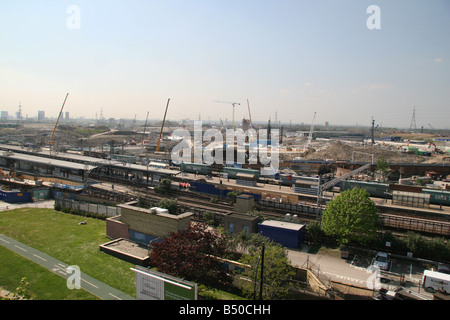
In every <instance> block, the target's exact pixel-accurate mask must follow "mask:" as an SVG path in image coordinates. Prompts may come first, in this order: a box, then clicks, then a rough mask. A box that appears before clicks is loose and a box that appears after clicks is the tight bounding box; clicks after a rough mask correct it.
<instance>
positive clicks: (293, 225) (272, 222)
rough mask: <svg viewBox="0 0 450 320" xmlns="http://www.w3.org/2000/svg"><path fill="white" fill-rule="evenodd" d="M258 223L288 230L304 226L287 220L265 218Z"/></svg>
mask: <svg viewBox="0 0 450 320" xmlns="http://www.w3.org/2000/svg"><path fill="white" fill-rule="evenodd" d="M260 225H264V226H269V227H275V228H282V229H289V230H296V231H298V230H300V229H302V228H303V227H304V226H305V225H304V224H299V223H293V222H287V221H279V220H265V221H263V222H261V223H260Z"/></svg>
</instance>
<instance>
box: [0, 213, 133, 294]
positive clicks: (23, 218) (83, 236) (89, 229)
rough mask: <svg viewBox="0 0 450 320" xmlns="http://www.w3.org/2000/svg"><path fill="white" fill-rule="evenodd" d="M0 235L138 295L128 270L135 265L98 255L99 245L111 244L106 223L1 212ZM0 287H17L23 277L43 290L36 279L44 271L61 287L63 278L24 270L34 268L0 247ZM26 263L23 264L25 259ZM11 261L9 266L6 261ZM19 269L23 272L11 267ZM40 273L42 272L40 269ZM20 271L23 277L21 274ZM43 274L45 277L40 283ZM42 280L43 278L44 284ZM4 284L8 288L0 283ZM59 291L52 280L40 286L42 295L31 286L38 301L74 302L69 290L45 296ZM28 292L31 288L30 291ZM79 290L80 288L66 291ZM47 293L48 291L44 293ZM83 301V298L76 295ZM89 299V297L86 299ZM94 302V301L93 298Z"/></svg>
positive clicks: (65, 216) (59, 215) (61, 215)
mask: <svg viewBox="0 0 450 320" xmlns="http://www.w3.org/2000/svg"><path fill="white" fill-rule="evenodd" d="M86 219H87V221H88V223H87V224H86V225H79V224H78V223H79V222H80V221H84V220H86ZM0 233H2V234H4V235H6V236H8V237H11V238H13V239H16V240H17V241H20V242H22V243H24V244H26V245H28V246H30V247H33V248H35V249H37V250H40V251H42V252H44V253H46V254H48V255H50V256H53V257H54V258H56V259H58V260H61V261H63V262H64V263H67V264H68V265H77V266H79V267H80V269H81V271H82V272H83V273H86V274H87V275H89V276H91V277H93V278H96V279H97V280H99V281H102V282H104V283H106V284H108V285H110V286H112V287H114V288H116V289H118V290H121V291H123V292H125V293H127V294H129V295H131V296H134V297H135V296H136V279H135V274H134V272H133V271H131V270H130V268H131V267H134V264H130V263H128V262H125V261H123V260H120V259H117V258H115V257H112V256H110V255H108V254H105V253H103V252H101V251H100V249H99V245H100V244H102V243H105V242H107V241H109V239H108V238H107V237H106V222H105V221H103V220H98V219H93V218H85V217H80V216H75V215H70V214H66V213H61V212H58V211H55V210H52V209H35V208H26V209H17V210H10V211H3V212H0ZM0 248H1V249H2V250H0V286H3V287H5V288H6V289H8V288H9V289H11V286H12V287H13V289H15V287H17V285H18V284H19V282H20V279H21V278H22V277H25V276H26V277H27V279H28V281H29V282H30V285H31V284H32V282H34V281H36V287H37V286H41V284H42V283H39V282H38V280H33V278H36V279H37V278H38V276H39V277H40V276H41V275H42V274H43V273H46V272H48V273H50V274H51V275H52V276H51V277H50V276H49V278H53V276H54V277H57V278H60V279H61V280H60V281H62V282H61V283H62V285H63V286H64V287H66V286H65V281H66V280H65V279H63V278H61V277H59V276H57V275H53V274H52V273H51V272H50V271H45V269H43V268H42V267H40V266H39V265H37V264H35V265H36V266H28V265H29V264H34V263H32V262H30V261H28V260H26V259H23V258H21V257H20V256H16V257H14V254H12V253H11V252H10V251H8V250H5V249H4V248H3V247H0ZM21 259H22V260H26V261H25V262H28V263H24V261H21ZM10 261H11V263H10ZM14 262H18V263H17V264H19V265H22V266H23V268H25V269H26V270H23V271H22V270H21V268H19V267H13V266H15V265H16V264H15V263H14ZM39 268H40V269H42V270H40V269H39ZM44 271H45V272H44ZM21 273H23V274H21ZM45 278H47V275H46V276H44V279H45ZM44 282H45V280H44ZM3 283H6V284H8V285H7V286H6V285H3ZM53 283H54V285H55V286H56V287H60V286H61V283H58V281H56V280H52V281H50V280H49V281H47V284H48V285H47V284H46V286H43V293H40V292H39V290H40V289H39V290H38V289H37V288H36V289H35V286H34V285H33V289H32V291H33V293H35V294H36V298H37V299H77V298H78V297H74V296H73V295H74V294H75V293H73V292H68V293H66V294H67V296H64V294H61V293H57V294H55V296H54V297H53V296H49V292H52V291H55V292H56V291H57V290H56V288H54V287H53V285H52V284H53ZM30 290H31V289H30ZM68 291H80V290H68ZM45 292H47V293H45ZM79 299H84V297H79ZM88 299H89V298H88ZM91 299H92V297H91Z"/></svg>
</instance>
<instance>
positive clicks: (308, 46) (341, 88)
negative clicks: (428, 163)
mask: <svg viewBox="0 0 450 320" xmlns="http://www.w3.org/2000/svg"><path fill="white" fill-rule="evenodd" d="M71 5H75V6H77V8H78V9H79V16H77V15H76V12H74V11H70V12H68V8H69V7H70V6H71ZM370 5H377V6H378V7H379V8H380V10H381V11H380V20H379V21H380V26H381V29H374V30H370V29H369V28H368V27H367V24H366V21H367V20H368V18H369V17H371V15H372V14H371V13H367V12H366V10H367V8H368V7H369V6H370ZM77 17H79V19H77ZM449 18H450V2H449V1H447V0H430V1H425V0H421V1H416V0H404V1H400V0H389V1H379V0H371V1H365V0H343V1H336V0H333V1H328V0H322V1H321V0H318V1H313V0H308V1H303V0H240V1H235V0H158V1H148V0H145V1H144V0H143V1H138V0H130V1H125V0H121V1H118V0H107V1H106V0H86V1H82V0H71V1H63V0H60V1H55V0H53V1H36V0H32V1H31V0H30V1H24V0H14V1H12V0H8V1H6V0H4V1H2V2H1V3H0V30H1V31H0V110H6V111H9V113H10V114H14V113H15V112H16V111H17V110H18V105H19V103H21V105H22V107H23V114H24V115H28V117H36V116H37V111H38V110H45V111H46V115H47V116H49V117H56V116H57V115H58V112H59V109H60V107H61V105H62V102H63V100H64V97H65V94H66V93H67V92H69V93H70V95H69V99H68V101H67V104H66V107H65V111H69V112H70V114H71V116H72V117H80V116H84V117H87V118H88V117H90V118H94V117H95V116H96V114H97V115H99V114H100V110H103V115H104V117H106V118H110V117H114V118H117V119H118V118H128V119H133V118H134V116H135V115H137V118H138V119H141V120H145V117H146V115H147V111H148V112H150V115H149V117H150V118H162V116H163V114H164V109H165V106H166V102H167V99H168V98H170V99H171V102H170V107H169V111H168V118H169V119H174V120H178V119H182V118H190V119H198V117H199V114H201V118H202V120H207V119H208V118H211V119H214V120H218V119H219V118H221V119H223V120H224V119H228V121H231V118H232V107H231V105H228V104H221V103H215V102H213V101H215V100H221V101H235V102H240V103H241V106H237V107H236V119H239V120H240V119H242V118H243V117H246V118H248V112H247V110H248V109H247V99H249V101H250V107H251V111H252V119H253V120H255V121H256V120H259V121H267V120H268V119H269V117H270V118H271V119H272V121H273V120H274V119H275V112H277V113H278V119H279V120H281V121H285V122H289V121H290V120H292V122H293V123H298V122H305V123H310V122H311V120H312V117H313V113H314V111H316V112H317V118H316V121H317V123H323V122H324V121H329V123H330V124H350V125H356V124H359V125H364V126H366V125H370V123H371V117H372V116H373V117H374V119H375V121H376V123H377V124H380V125H382V126H383V127H387V126H395V127H407V128H409V126H410V123H411V119H412V114H413V108H414V107H415V108H416V126H417V128H420V127H421V126H424V128H429V126H428V124H431V125H432V126H433V127H436V128H437V127H442V128H449V127H450V124H449V119H450V19H449ZM68 21H69V26H70V27H68V25H67V22H68ZM78 22H79V24H77V23H78ZM78 26H79V28H77V27H78ZM73 27H75V28H73Z"/></svg>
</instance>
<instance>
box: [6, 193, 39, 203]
mask: <svg viewBox="0 0 450 320" xmlns="http://www.w3.org/2000/svg"><path fill="white" fill-rule="evenodd" d="M0 200H2V201H5V202H8V203H24V202H32V201H33V198H32V196H31V192H4V191H0Z"/></svg>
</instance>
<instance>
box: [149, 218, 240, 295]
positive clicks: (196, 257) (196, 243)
mask: <svg viewBox="0 0 450 320" xmlns="http://www.w3.org/2000/svg"><path fill="white" fill-rule="evenodd" d="M225 251H226V241H225V236H224V235H223V234H220V233H214V232H212V231H209V230H208V225H207V224H205V223H191V224H189V226H188V227H187V228H186V229H185V230H181V231H178V232H177V233H171V235H170V236H169V237H167V238H165V239H164V240H163V241H162V242H161V243H154V244H153V249H152V251H151V253H150V261H151V262H152V265H154V266H155V267H157V268H158V271H160V272H163V273H167V274H170V275H173V276H177V277H180V278H184V279H186V280H189V281H193V282H199V283H202V284H204V285H206V286H211V287H223V286H227V285H229V284H230V283H231V280H232V279H231V277H230V276H229V275H228V274H227V273H226V271H225V269H223V268H222V264H221V263H220V262H219V261H218V260H217V257H221V256H223V255H224V254H225Z"/></svg>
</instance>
